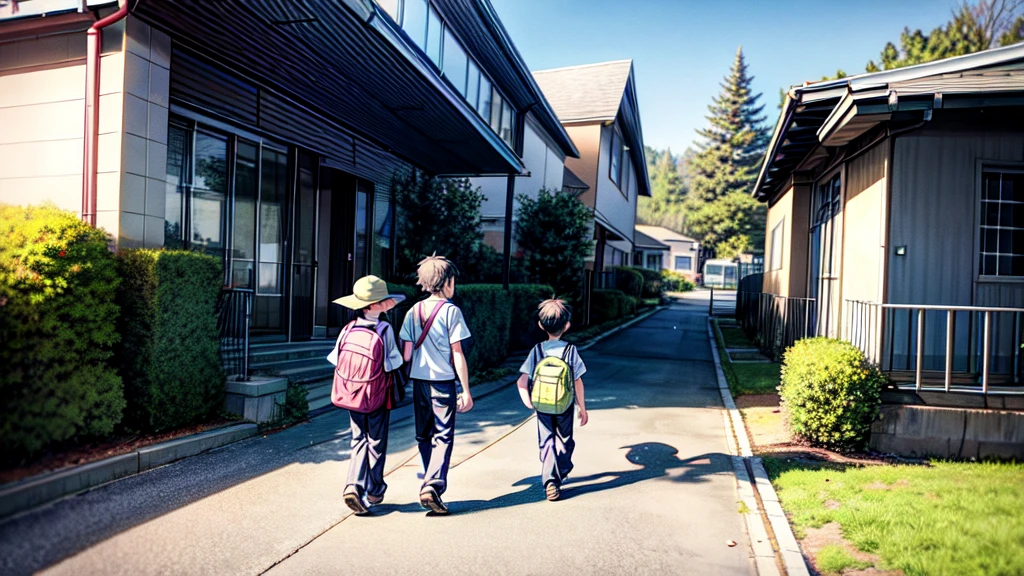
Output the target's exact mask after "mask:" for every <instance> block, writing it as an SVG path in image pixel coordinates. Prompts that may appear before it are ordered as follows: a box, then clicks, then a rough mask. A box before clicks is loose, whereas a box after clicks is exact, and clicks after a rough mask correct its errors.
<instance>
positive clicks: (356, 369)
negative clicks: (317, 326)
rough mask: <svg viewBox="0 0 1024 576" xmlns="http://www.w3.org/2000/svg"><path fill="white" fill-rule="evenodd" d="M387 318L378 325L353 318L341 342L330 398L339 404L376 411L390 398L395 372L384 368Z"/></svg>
mask: <svg viewBox="0 0 1024 576" xmlns="http://www.w3.org/2000/svg"><path fill="white" fill-rule="evenodd" d="M387 328H388V324H387V323H386V322H379V323H378V324H377V327H376V328H375V329H371V328H368V327H365V326H356V325H355V322H350V323H349V325H348V326H346V327H345V330H344V331H345V334H343V335H342V336H341V338H340V339H339V344H338V366H337V368H335V370H334V387H333V388H332V389H331V402H333V403H334V405H335V406H337V407H338V408H344V409H346V410H352V411H353V412H361V413H364V414H367V413H370V412H373V411H374V410H377V409H378V408H380V407H381V406H383V405H384V403H385V402H387V401H388V395H389V393H390V391H391V385H392V375H391V374H388V373H387V372H385V371H384V357H385V356H386V354H387V352H386V351H385V350H384V331H385V330H387Z"/></svg>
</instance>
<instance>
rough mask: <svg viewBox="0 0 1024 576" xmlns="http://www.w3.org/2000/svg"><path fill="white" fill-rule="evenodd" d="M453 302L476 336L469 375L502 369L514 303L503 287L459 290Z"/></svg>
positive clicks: (487, 285)
mask: <svg viewBox="0 0 1024 576" xmlns="http://www.w3.org/2000/svg"><path fill="white" fill-rule="evenodd" d="M452 301H453V302H454V303H455V304H456V305H457V306H458V307H459V308H461V309H462V314H463V316H465V318H466V324H467V325H468V326H469V331H470V333H472V334H473V339H472V343H471V345H470V350H469V351H468V357H467V359H466V360H467V362H468V363H469V371H470V373H473V372H476V371H478V370H484V369H487V368H494V367H495V366H500V365H501V363H502V362H504V361H505V355H506V354H507V353H508V335H509V326H510V323H511V318H512V299H511V298H509V297H508V294H507V293H506V292H505V289H504V288H503V287H502V286H501V285H500V284H468V285H464V286H457V287H456V289H455V296H454V297H453V298H452Z"/></svg>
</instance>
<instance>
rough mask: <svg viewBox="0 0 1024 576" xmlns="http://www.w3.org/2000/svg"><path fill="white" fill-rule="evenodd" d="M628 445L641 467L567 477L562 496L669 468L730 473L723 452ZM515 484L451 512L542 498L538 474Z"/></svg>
mask: <svg viewBox="0 0 1024 576" xmlns="http://www.w3.org/2000/svg"><path fill="white" fill-rule="evenodd" d="M626 448H628V449H629V452H627V453H626V460H628V461H629V462H631V463H633V464H635V465H637V466H640V467H641V468H640V469H638V470H637V469H632V470H618V471H612V472H601V473H598V474H592V475H590V476H583V477H579V478H570V480H569V481H568V482H567V484H566V485H565V486H563V488H562V497H561V499H562V500H568V499H571V498H577V497H579V496H583V495H584V494H590V493H593V492H601V491H604V490H612V489H615V488H621V487H623V486H629V485H631V484H636V483H637V482H643V481H644V480H653V479H655V478H662V477H664V476H668V475H669V471H670V470H679V469H682V470H683V473H682V474H680V475H678V476H675V477H673V478H672V481H673V482H687V483H700V482H707V479H706V478H705V476H708V475H711V474H721V473H726V472H727V473H732V470H733V468H732V460H731V459H730V457H729V456H728V455H726V454H701V455H700V456H694V457H693V458H686V459H685V460H681V459H679V457H678V456H677V454H678V453H679V451H678V450H677V449H675V448H673V447H672V446H669V445H668V444H662V443H660V442H645V443H643V444H635V445H633V446H623V449H626ZM512 486H513V487H515V486H523V487H524V488H523V489H522V490H519V491H517V492H510V493H507V494H502V495H501V496H498V497H496V498H492V499H491V500H466V501H462V502H453V503H451V506H450V507H451V511H452V513H453V514H459V513H462V514H466V513H472V512H483V511H485V510H493V509H496V508H506V507H509V506H516V505H520V504H532V503H534V502H540V501H543V500H544V490H543V489H542V488H541V486H540V477H539V476H529V477H526V478H523V479H522V480H519V481H517V482H516V483H515V484H513V485H512Z"/></svg>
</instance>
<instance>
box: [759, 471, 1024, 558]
mask: <svg viewBox="0 0 1024 576" xmlns="http://www.w3.org/2000/svg"><path fill="white" fill-rule="evenodd" d="M764 464H765V467H766V468H767V470H768V476H769V477H770V478H771V480H772V483H773V484H774V485H775V488H776V490H777V491H778V494H779V499H780V501H781V502H782V506H783V508H784V509H785V510H786V513H787V515H788V516H789V517H790V520H791V522H792V525H793V528H794V530H795V532H796V533H797V534H798V535H805V534H807V530H808V529H812V528H820V527H822V526H823V525H825V524H827V523H829V522H836V523H838V524H839V525H840V526H841V528H842V534H843V538H844V539H845V540H847V541H848V542H850V543H851V544H852V545H853V546H854V547H855V548H856V549H857V550H860V551H861V552H866V553H870V554H876V555H878V557H879V558H880V559H881V561H880V565H879V568H882V569H889V570H891V569H898V570H902V571H903V573H904V574H906V575H907V576H915V575H931V574H957V575H963V576H970V575H979V576H980V575H1005V576H1010V575H1019V574H1024V499H1022V498H1021V497H1020V495H1021V493H1022V492H1024V464H1000V463H956V462H932V464H931V465H930V466H870V467H862V468H856V467H843V466H840V465H836V464H811V463H807V462H802V461H796V460H781V459H777V458H765V459H764ZM826 503H828V504H826ZM821 552H824V549H823V550H822V551H821ZM847 555H848V554H847ZM825 556H826V558H825V559H824V561H827V562H835V563H836V564H835V565H830V566H829V568H830V569H831V568H834V567H835V566H838V565H839V564H842V562H843V561H844V558H842V557H841V555H839V554H838V553H836V552H835V551H829V552H827V553H826V554H825ZM851 560H852V558H851ZM817 562H818V564H819V567H821V563H822V562H823V559H822V558H821V553H820V552H819V557H818V558H817ZM822 569H823V571H824V570H825V569H824V568H822Z"/></svg>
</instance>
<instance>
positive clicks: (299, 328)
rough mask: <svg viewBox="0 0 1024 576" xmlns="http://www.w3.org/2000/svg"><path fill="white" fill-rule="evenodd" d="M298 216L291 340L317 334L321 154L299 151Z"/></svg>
mask: <svg viewBox="0 0 1024 576" xmlns="http://www.w3.org/2000/svg"><path fill="white" fill-rule="evenodd" d="M297 164H298V170H297V176H296V177H297V182H296V186H295V213H294V214H295V215H294V221H293V225H292V231H293V234H294V238H293V240H292V246H293V251H292V264H291V269H292V270H291V340H292V341H296V340H309V339H310V338H312V337H313V298H314V289H315V287H316V274H317V254H316V235H317V229H316V228H317V226H316V222H317V217H316V216H317V214H316V211H317V187H318V182H317V178H318V173H319V165H318V164H319V161H318V158H317V156H315V155H311V154H307V153H303V152H300V153H299V154H298V162H297Z"/></svg>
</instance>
